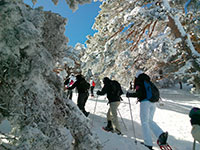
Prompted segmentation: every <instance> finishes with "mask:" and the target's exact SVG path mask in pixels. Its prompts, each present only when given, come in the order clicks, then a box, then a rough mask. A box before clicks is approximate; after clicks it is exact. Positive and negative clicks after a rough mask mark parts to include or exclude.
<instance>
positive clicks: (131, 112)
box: [128, 97, 137, 144]
mask: <svg viewBox="0 0 200 150" xmlns="http://www.w3.org/2000/svg"><path fill="white" fill-rule="evenodd" d="M128 101H129V108H130V114H131V121H132V127H133V135H134V138H135V144H137V140H136V135H135V127H134V122H133V115H132V109H131V102H130V99H129V97H128Z"/></svg>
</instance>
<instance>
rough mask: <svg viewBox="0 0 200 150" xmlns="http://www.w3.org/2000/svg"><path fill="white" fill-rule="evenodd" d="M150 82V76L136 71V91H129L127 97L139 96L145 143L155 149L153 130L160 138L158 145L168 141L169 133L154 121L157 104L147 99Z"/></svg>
mask: <svg viewBox="0 0 200 150" xmlns="http://www.w3.org/2000/svg"><path fill="white" fill-rule="evenodd" d="M144 81H146V82H150V77H149V76H148V75H147V74H145V73H143V72H142V71H141V70H139V71H138V72H137V73H136V76H135V81H134V89H135V90H136V92H134V93H129V92H127V94H126V97H137V98H138V101H139V102H140V120H141V124H142V132H143V138H144V145H145V146H146V147H148V148H149V149H153V148H152V147H153V142H152V137H151V130H152V131H153V133H154V135H155V136H156V137H157V138H158V140H157V142H158V145H164V144H166V142H167V138H168V133H167V132H163V130H162V129H161V128H160V127H159V126H158V125H157V123H156V122H154V121H153V117H154V113H155V110H156V105H155V103H153V102H150V100H148V99H147V94H146V88H145V83H144Z"/></svg>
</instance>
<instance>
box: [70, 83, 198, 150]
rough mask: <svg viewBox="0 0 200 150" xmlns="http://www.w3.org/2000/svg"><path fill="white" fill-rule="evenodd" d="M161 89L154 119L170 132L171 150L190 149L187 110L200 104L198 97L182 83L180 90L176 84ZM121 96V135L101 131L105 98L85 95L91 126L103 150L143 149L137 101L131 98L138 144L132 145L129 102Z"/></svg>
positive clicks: (103, 124)
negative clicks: (160, 97)
mask: <svg viewBox="0 0 200 150" xmlns="http://www.w3.org/2000/svg"><path fill="white" fill-rule="evenodd" d="M95 90H97V89H95ZM160 91H161V96H162V102H161V103H159V104H158V107H157V109H156V113H155V118H154V119H155V121H156V122H157V123H158V124H159V125H160V127H161V128H162V129H163V130H164V131H168V132H169V138H168V142H169V144H170V145H171V146H172V148H173V150H189V149H192V146H193V137H192V135H191V133H190V131H191V124H190V118H189V116H188V113H189V111H190V109H191V108H192V107H194V106H196V107H200V101H199V97H198V96H194V95H192V94H190V93H189V92H188V89H187V88H186V86H184V87H183V89H182V90H180V89H179V87H174V88H170V89H161V90H160ZM95 93H96V91H95ZM122 98H123V101H122V103H121V104H120V107H119V112H120V114H121V116H122V118H123V121H124V123H123V121H122V119H121V118H120V115H118V117H119V122H120V125H121V130H122V133H123V134H124V136H119V135H117V134H114V133H109V132H105V131H103V130H102V126H106V112H107V110H108V105H107V99H106V98H105V96H99V97H98V98H92V97H89V98H88V101H87V103H86V111H89V112H90V113H91V114H90V116H89V119H90V123H91V128H92V130H94V131H95V132H96V133H97V135H98V136H99V138H100V140H101V142H102V144H103V146H104V147H103V150H133V149H135V150H145V149H146V148H145V147H144V146H143V145H141V144H140V142H139V141H143V138H142V130H141V124H140V118H139V105H140V104H139V103H138V104H136V99H135V98H130V102H131V108H132V115H133V120H134V127H135V131H136V132H135V135H136V138H137V141H138V142H137V144H135V138H134V132H133V128H132V122H131V116H130V109H129V101H128V99H127V98H126V97H125V95H123V96H122ZM76 100H77V94H75V93H74V94H73V101H74V102H75V103H76ZM96 100H97V101H96ZM96 102H97V103H96ZM95 104H97V105H96V111H95V113H94V108H95ZM162 104H164V105H162ZM124 124H125V126H126V128H127V130H126V128H125V126H124ZM153 141H154V148H155V150H158V149H159V148H158V146H157V145H156V143H155V141H156V138H155V137H153ZM196 146H197V148H196V149H199V148H200V144H197V145H196Z"/></svg>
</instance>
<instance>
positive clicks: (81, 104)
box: [77, 92, 89, 114]
mask: <svg viewBox="0 0 200 150" xmlns="http://www.w3.org/2000/svg"><path fill="white" fill-rule="evenodd" d="M88 97H89V93H88V92H85V93H78V101H77V105H78V108H79V109H80V110H81V111H82V112H83V113H84V114H86V110H85V104H86V102H87V99H88Z"/></svg>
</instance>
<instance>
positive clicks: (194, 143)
mask: <svg viewBox="0 0 200 150" xmlns="http://www.w3.org/2000/svg"><path fill="white" fill-rule="evenodd" d="M195 146H196V140H194V142H193V149H192V150H195Z"/></svg>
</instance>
